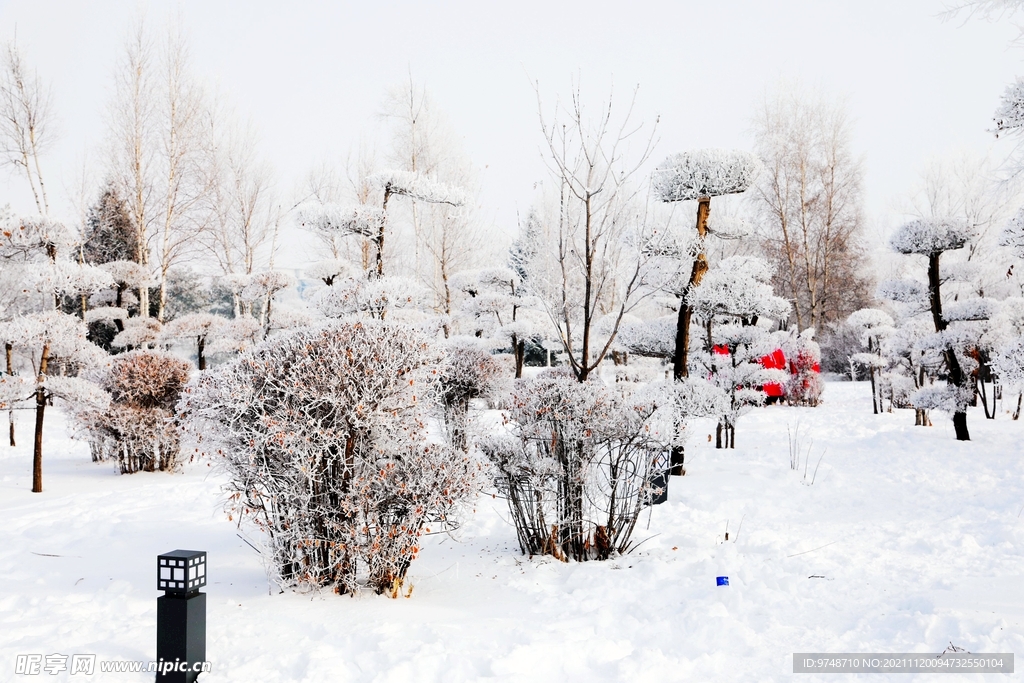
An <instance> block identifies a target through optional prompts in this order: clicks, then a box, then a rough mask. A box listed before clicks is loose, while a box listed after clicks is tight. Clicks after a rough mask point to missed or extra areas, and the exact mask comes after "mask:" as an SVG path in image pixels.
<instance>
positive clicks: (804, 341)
mask: <svg viewBox="0 0 1024 683" xmlns="http://www.w3.org/2000/svg"><path fill="white" fill-rule="evenodd" d="M782 350H783V352H784V353H785V356H786V358H788V359H789V379H788V380H786V392H785V394H786V402H787V403H789V404H790V405H794V406H816V405H818V403H819V402H820V401H821V394H822V392H823V391H824V389H825V383H824V382H823V381H822V379H821V347H819V346H818V342H816V341H814V328H808V329H806V330H804V331H803V332H800V333H797V332H796V330H792V331H791V332H790V333H789V334H788V335H787V336H786V337H785V339H783V342H782Z"/></svg>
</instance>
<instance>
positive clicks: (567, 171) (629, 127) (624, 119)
mask: <svg viewBox="0 0 1024 683" xmlns="http://www.w3.org/2000/svg"><path fill="white" fill-rule="evenodd" d="M535 91H536V93H537V106H538V111H539V114H540V125H541V131H542V132H543V134H544V141H545V143H546V147H547V152H548V154H547V157H546V159H547V162H548V167H549V169H550V170H551V172H552V174H553V175H554V177H555V179H556V180H557V182H558V191H559V194H558V215H557V228H556V229H555V230H554V231H552V233H553V237H554V240H555V245H554V248H555V254H556V257H555V259H556V269H557V270H556V274H555V275H554V278H553V281H552V282H549V283H547V284H546V285H541V287H543V288H544V289H546V290H547V291H546V292H545V293H544V295H543V296H542V297H541V298H542V299H543V300H544V302H545V306H546V307H547V310H548V314H549V316H550V317H551V320H552V322H553V323H554V324H555V326H556V327H557V329H558V334H559V339H560V340H561V342H562V345H563V347H564V348H565V350H566V353H567V356H568V362H569V364H570V366H571V367H572V371H573V373H574V374H575V376H576V379H578V380H579V381H581V382H583V381H586V379H587V377H589V375H590V373H591V372H593V371H594V370H595V369H596V368H597V367H598V366H599V365H600V363H601V361H602V360H604V357H605V355H607V353H608V351H609V349H610V348H611V346H612V343H613V342H614V340H615V335H616V334H617V333H618V329H619V325H620V323H621V322H622V317H623V316H624V315H625V314H626V313H627V312H628V311H629V310H631V309H632V307H633V306H635V305H636V303H637V302H638V300H639V298H640V292H641V290H642V288H643V287H642V286H643V274H644V266H645V260H644V256H643V254H642V251H641V250H640V249H638V248H636V247H637V246H638V242H639V240H636V239H634V240H632V241H631V239H630V237H631V236H634V237H635V235H636V234H637V233H638V232H639V230H640V229H641V228H642V226H643V213H642V211H643V209H641V210H640V213H638V211H637V205H638V203H639V202H638V194H639V192H640V189H639V187H638V186H636V185H633V184H632V183H631V182H630V180H631V178H632V177H633V176H634V174H635V173H636V172H637V170H638V169H639V168H640V167H641V166H642V165H643V164H644V162H646V161H647V159H648V158H649V157H650V153H651V148H652V146H653V142H654V131H653V130H652V131H651V135H650V137H648V138H647V140H646V141H645V142H643V143H642V144H641V147H640V153H639V154H638V155H636V156H635V158H633V159H632V160H631V161H627V159H626V153H627V150H628V148H629V145H630V143H631V142H632V141H633V139H634V138H635V136H636V135H637V133H638V132H639V131H640V130H641V126H640V125H637V124H636V123H635V122H633V121H632V114H633V107H634V105H635V102H636V91H634V92H633V96H632V98H631V99H630V101H629V105H628V106H627V108H626V111H625V113H624V115H622V116H621V117H618V116H617V109H616V108H615V106H614V98H613V97H612V96H609V98H608V101H607V103H605V104H603V105H602V107H601V109H600V110H599V113H598V115H597V116H596V117H593V118H592V117H591V116H590V115H589V112H587V111H585V107H584V105H583V101H582V99H581V96H580V90H579V88H578V86H574V87H573V90H572V95H571V99H570V102H569V104H568V106H562V105H561V104H558V105H556V106H555V111H554V115H553V117H552V118H551V119H550V121H549V120H548V119H546V118H545V116H544V109H545V108H544V105H543V102H542V101H541V97H540V88H539V86H535ZM616 119H618V120H617V121H616ZM631 242H632V243H631ZM538 284H540V283H538ZM602 316H606V317H607V319H608V320H607V321H606V323H607V324H606V333H605V340H604V343H603V344H600V343H598V340H597V338H596V331H595V323H596V322H597V321H598V319H599V318H600V317H602Z"/></svg>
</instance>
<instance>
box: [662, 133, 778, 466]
mask: <svg viewBox="0 0 1024 683" xmlns="http://www.w3.org/2000/svg"><path fill="white" fill-rule="evenodd" d="M758 170H759V164H758V161H757V159H756V158H755V157H754V156H753V155H752V154H750V153H748V152H741V151H737V150H724V149H702V150H696V151H692V152H682V153H680V154H676V155H674V156H671V157H669V158H668V159H666V160H665V161H663V162H662V163H661V165H660V166H659V167H658V168H657V170H655V172H654V178H653V184H654V191H655V194H656V195H657V196H658V198H659V199H660V200H661V201H663V202H680V201H693V200H696V201H697V224H696V231H697V236H698V242H697V248H696V249H695V250H694V252H695V253H694V254H693V258H692V265H691V267H690V268H689V270H690V275H689V278H688V279H687V280H686V283H685V285H683V286H682V288H681V289H680V291H679V292H678V294H679V299H680V303H679V316H678V324H677V328H676V351H675V356H674V357H673V376H674V377H675V378H676V379H681V378H683V377H687V376H688V375H689V368H688V362H687V356H688V354H689V345H690V319H691V317H692V315H693V309H692V308H691V306H690V304H689V303H688V298H689V294H690V292H691V291H694V290H695V289H696V288H697V287H698V286H700V282H701V279H702V278H703V277H704V274H705V273H706V272H707V270H708V267H709V266H708V260H707V256H706V255H705V253H704V245H703V241H704V240H705V239H706V238H707V235H708V218H709V217H710V215H711V198H712V197H721V196H724V195H728V194H739V193H741V192H746V191H747V189H748V188H749V187H750V184H751V183H752V182H753V181H754V179H755V178H756V177H757V173H758ZM680 464H681V463H680Z"/></svg>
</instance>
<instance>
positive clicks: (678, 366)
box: [672, 197, 711, 380]
mask: <svg viewBox="0 0 1024 683" xmlns="http://www.w3.org/2000/svg"><path fill="white" fill-rule="evenodd" d="M710 213H711V198H710V197H701V198H700V199H699V200H698V203H697V234H698V235H699V236H700V238H701V239H704V238H705V237H706V236H707V234H708V215H709V214H710ZM707 270H708V259H707V256H706V255H705V254H704V250H703V249H701V251H700V253H699V254H697V257H696V258H695V259H694V260H693V268H692V269H691V270H690V280H689V282H688V283H687V285H686V288H685V290H684V291H683V295H682V296H681V297H680V298H679V317H678V319H677V322H676V352H675V357H674V358H673V364H672V376H673V377H674V378H675V379H677V380H678V379H682V378H683V377H689V374H690V373H689V368H688V367H687V362H688V359H689V353H690V350H689V345H690V318H691V316H692V314H693V309H692V308H690V304H689V303H687V301H686V298H687V295H688V294H689V293H690V292H691V291H693V289H694V288H696V287H697V286H698V285H700V281H701V280H702V279H703V278H704V273H706V272H707Z"/></svg>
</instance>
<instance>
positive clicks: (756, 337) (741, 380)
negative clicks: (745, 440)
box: [686, 256, 790, 448]
mask: <svg viewBox="0 0 1024 683" xmlns="http://www.w3.org/2000/svg"><path fill="white" fill-rule="evenodd" d="M771 276H772V268H771V266H770V265H769V264H768V263H767V262H766V261H764V260H763V259H759V258H755V257H748V256H733V257H730V258H727V259H724V260H723V261H722V262H721V263H720V264H718V265H717V266H715V267H714V268H711V269H710V270H709V271H708V273H707V275H706V276H704V277H703V278H702V280H701V282H700V284H699V285H698V286H697V287H695V288H694V289H692V290H691V291H690V292H689V293H688V294H687V299H686V303H687V306H688V307H689V308H690V310H691V311H692V314H693V315H694V316H695V317H696V318H697V319H698V320H699V321H701V322H702V323H703V325H704V332H705V335H704V337H705V343H704V349H703V353H702V354H701V355H700V356H699V358H700V362H701V364H702V365H703V366H704V367H703V371H704V372H706V373H707V375H708V379H709V381H710V382H711V383H712V384H713V385H714V386H716V387H718V388H719V389H720V390H721V391H723V392H724V393H725V394H726V396H727V397H728V399H729V400H728V403H727V405H726V406H725V407H724V410H723V411H722V413H720V414H719V421H718V427H717V429H716V433H717V439H716V442H715V443H716V447H717V448H723V447H724V448H735V447H736V421H737V419H738V418H739V416H740V415H741V414H743V413H744V412H746V411H748V410H750V408H751V407H752V406H755V405H761V404H762V403H764V401H765V398H766V395H765V393H764V390H763V386H764V385H765V384H770V383H773V382H774V383H780V384H784V383H785V382H786V380H787V379H788V376H787V375H786V374H785V373H783V372H782V371H779V370H769V369H766V368H765V367H764V366H763V365H761V363H760V360H761V358H762V357H763V356H765V355H767V354H769V353H771V352H772V351H774V350H775V348H776V347H775V342H774V340H773V339H772V338H771V335H770V333H769V330H768V329H767V326H766V325H765V324H766V323H767V324H768V325H771V324H772V323H773V322H774V321H783V320H785V319H786V317H787V316H788V315H789V309H790V305H789V302H788V301H786V300H785V299H782V298H780V297H777V296H775V294H774V293H773V292H772V286H771V285H770V284H769V281H770V280H771ZM723 439H724V440H723Z"/></svg>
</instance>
